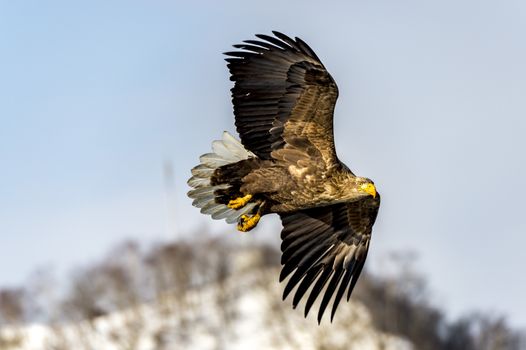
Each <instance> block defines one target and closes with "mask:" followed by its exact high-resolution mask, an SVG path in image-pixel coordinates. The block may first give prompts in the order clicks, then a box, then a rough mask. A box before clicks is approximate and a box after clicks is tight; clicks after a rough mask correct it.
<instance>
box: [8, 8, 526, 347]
mask: <svg viewBox="0 0 526 350" xmlns="http://www.w3.org/2000/svg"><path fill="white" fill-rule="evenodd" d="M271 30H279V31H281V32H283V33H285V34H288V35H289V36H299V37H301V38H302V39H303V40H305V41H306V42H307V43H308V44H309V45H310V46H311V47H312V48H313V49H314V50H315V51H316V52H317V54H318V56H319V57H320V58H321V60H322V61H323V63H324V64H325V66H326V67H327V69H328V70H329V71H330V72H331V74H332V75H333V77H334V78H335V80H336V81H337V83H338V86H339V90H340V97H339V101H338V104H337V109H336V115H335V139H336V147H337V150H338V154H339V156H340V159H341V160H342V161H344V162H345V163H346V164H347V165H348V166H349V167H350V168H351V169H353V170H354V171H355V173H357V174H359V175H363V176H367V177H370V178H372V179H374V181H375V183H376V184H377V187H378V190H379V192H381V193H382V207H381V209H380V214H379V218H378V220H377V223H376V225H375V230H374V235H373V241H372V245H371V249H370V252H369V258H368V262H367V264H366V267H367V271H366V274H365V276H362V279H361V280H360V282H359V283H358V290H357V292H356V295H355V297H354V298H353V302H352V303H351V304H349V305H348V304H345V303H344V304H342V305H341V306H340V309H341V310H340V311H339V312H340V314H339V315H338V316H337V317H336V320H335V322H334V323H333V325H332V326H331V325H330V324H329V322H328V320H325V322H323V324H322V327H318V326H317V325H316V322H315V320H314V319H308V320H306V321H305V320H303V319H302V310H300V309H298V310H292V308H291V306H290V301H285V302H282V301H281V290H282V289H281V288H282V286H280V285H279V284H278V282H277V277H278V271H279V231H280V229H281V226H280V223H279V220H278V219H277V218H275V217H265V219H264V220H262V222H261V223H260V224H259V226H258V227H257V229H255V230H254V231H252V232H250V233H249V234H241V233H238V232H237V231H236V230H235V227H234V226H232V225H227V224H226V223H224V222H222V221H221V222H219V221H213V220H211V219H210V217H208V216H204V215H201V214H200V213H199V211H198V210H197V209H196V208H194V207H192V206H191V200H189V199H188V198H187V197H186V192H187V190H188V187H187V185H186V180H187V179H188V177H189V176H190V169H191V168H192V167H193V166H195V165H196V164H197V162H198V157H199V155H201V154H203V153H206V152H208V151H209V150H210V144H211V141H212V140H214V139H219V138H220V136H221V133H222V131H223V130H227V131H230V132H231V133H234V132H235V129H234V125H233V114H232V107H231V104H230V92H229V89H230V88H231V82H230V81H229V80H228V71H227V69H226V66H225V62H224V61H223V56H222V54H221V53H222V52H225V51H229V50H230V49H231V45H232V44H235V43H240V42H241V41H242V40H245V39H252V38H253V35H254V34H256V33H265V34H268V33H270V31H271ZM525 34H526V3H525V2H523V1H519V0H505V1H500V2H495V1H485V0H482V1H480V0H478V1H475V0H466V1H462V2H458V1H453V0H443V1H440V2H439V1H416V0H412V1H409V0H407V1H406V0H401V1H397V2H392V1H388V0H375V1H365V2H364V1H326V2H323V3H321V2H306V1H288V2H282V1H274V0H271V1H265V2H259V3H256V2H246V1H224V2H214V1H196V2H193V3H192V4H190V3H183V2H180V1H160V0H159V1H150V2H140V1H112V2H106V1H90V2H86V3H78V2H75V3H73V2H68V1H47V2H45V3H44V2H40V1H25V2H8V1H1V2H0V118H1V121H2V123H1V126H0V162H1V163H0V325H1V327H2V331H0V349H4V348H5V349H15V348H27V349H47V348H50V349H71V348H75V349H82V346H85V348H86V349H89V348H97V349H164V348H166V349H173V348H177V347H176V345H174V344H177V346H178V347H179V348H183V349H187V348H196V349H208V348H209V349H220V348H225V349H234V348H240V349H243V348H246V347H247V346H249V345H248V344H249V343H247V342H249V340H247V337H246V334H252V335H253V334H254V331H251V329H252V328H250V327H253V328H254V329H256V330H264V331H265V332H263V331H261V333H258V334H259V338H256V340H252V342H253V343H250V344H251V345H250V346H254V344H264V345H262V346H263V347H262V348H276V349H282V348H291V349H294V348H304V349H307V348H313V349H323V348H327V347H329V346H330V347H332V348H341V349H348V348H350V347H352V348H356V349H368V348H370V349H385V348H393V349H398V348H415V349H526V345H525V342H524V335H523V334H524V329H526V301H525V299H524V295H526V273H524V267H525V266H526V254H524V247H525V246H526V236H525V234H526V224H525V221H524V220H522V215H524V214H523V209H524V203H523V198H524V197H525V196H526V185H525V184H524V179H525V178H526V162H525V160H526V159H525V155H524V150H525V149H526V138H525V137H524V133H525V132H526V118H525V116H526V102H525V101H526V100H525V98H524V95H525V92H526V65H525V63H524V62H526V41H525V40H524V36H525ZM261 300H265V302H266V303H268V305H267V304H265V303H262V302H260V301H261ZM258 305H259V306H261V305H267V307H264V308H262V309H261V310H260V309H257V307H258ZM255 315H257V317H256V316H255ZM152 319H155V320H156V321H155V322H153V321H152V322H147V321H149V320H152ZM225 329H227V330H225ZM291 330H292V331H291ZM79 335H81V336H79ZM139 335H140V336H139ZM309 337H313V338H312V339H311V338H309ZM360 339H361V340H360ZM342 344H343V345H342ZM349 344H351V345H349ZM353 346H354V347H353Z"/></svg>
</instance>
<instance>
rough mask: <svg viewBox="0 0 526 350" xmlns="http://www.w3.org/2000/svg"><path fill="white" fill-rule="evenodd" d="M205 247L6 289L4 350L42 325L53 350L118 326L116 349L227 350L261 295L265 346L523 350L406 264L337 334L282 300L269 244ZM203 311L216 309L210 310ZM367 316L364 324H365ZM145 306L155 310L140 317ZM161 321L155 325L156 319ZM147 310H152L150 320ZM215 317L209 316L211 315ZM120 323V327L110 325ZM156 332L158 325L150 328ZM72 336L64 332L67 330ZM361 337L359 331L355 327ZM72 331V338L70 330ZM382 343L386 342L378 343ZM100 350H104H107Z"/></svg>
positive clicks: (137, 252)
mask: <svg viewBox="0 0 526 350" xmlns="http://www.w3.org/2000/svg"><path fill="white" fill-rule="evenodd" d="M198 236H199V237H205V238H200V239H195V240H180V241H174V242H169V243H162V244H161V243H159V244H156V245H154V246H152V247H150V248H148V249H144V248H142V247H141V246H140V245H139V244H137V243H134V242H125V243H123V244H121V245H119V246H118V247H116V248H115V249H113V250H112V251H111V252H110V253H109V254H108V255H107V256H106V257H105V258H104V259H101V260H100V261H98V262H97V263H94V264H93V265H91V266H86V267H83V268H79V269H78V270H76V271H74V273H73V274H72V277H71V280H69V281H68V283H67V285H63V283H59V282H58V281H57V279H56V277H54V276H53V273H51V272H49V271H40V272H39V273H36V274H35V275H34V276H33V277H32V278H31V279H30V281H29V283H27V285H25V286H21V287H19V288H5V289H1V290H0V324H1V327H2V328H1V330H0V349H1V350H6V349H18V348H23V346H22V344H24V341H25V340H24V339H25V337H28V336H29V335H28V332H29V331H28V328H25V327H24V325H27V324H35V323H44V324H46V325H47V327H48V328H49V329H50V330H51V333H52V335H53V336H52V337H49V338H48V339H47V340H46V341H45V344H44V345H43V346H44V348H46V349H56V350H59V349H71V346H72V345H71V344H72V341H74V342H75V344H77V345H75V348H78V349H84V348H85V349H90V348H93V347H95V348H96V347H97V345H93V339H92V338H93V334H94V332H95V333H96V332H99V331H100V332H103V331H104V332H105V330H104V328H101V327H100V325H99V326H97V322H98V321H97V320H101V319H105V318H108V317H114V318H115V317H117V316H115V315H116V314H118V315H119V316H118V317H117V321H115V322H117V323H118V327H116V328H113V329H111V330H110V334H109V337H110V338H111V339H112V341H113V342H114V344H118V347H116V348H118V349H130V350H131V349H143V348H144V347H143V346H142V345H141V339H140V338H141V334H142V333H144V332H143V331H144V330H145V329H147V328H149V329H150V331H149V332H151V333H152V334H151V338H152V339H153V340H151V341H153V345H151V348H154V349H179V348H180V349H186V348H191V346H190V345H189V344H190V343H192V342H195V339H193V338H195V337H196V334H197V333H196V332H200V331H199V329H200V330H202V332H204V333H206V334H208V337H209V338H210V339H212V343H211V345H210V348H212V349H229V348H230V347H229V344H230V342H231V341H232V339H233V338H235V337H242V336H243V334H240V331H239V330H236V328H238V327H240V324H239V322H237V321H236V320H238V319H240V317H241V316H240V313H241V311H240V310H241V308H242V305H241V304H242V303H243V300H244V299H243V296H244V294H246V293H257V294H258V295H262V296H263V298H264V300H266V302H267V304H265V306H264V307H263V310H264V312H263V313H261V314H260V313H258V317H260V318H261V320H262V322H263V325H264V326H263V327H264V328H265V329H266V332H267V333H265V334H266V335H265V337H267V338H268V342H269V344H270V345H269V346H271V347H272V348H276V349H285V348H290V349H294V348H303V347H302V346H301V344H303V342H304V341H305V340H304V339H303V338H302V337H301V336H299V335H297V334H296V333H295V332H296V330H297V329H304V330H305V331H306V332H309V333H312V336H313V337H312V339H313V340H311V341H310V342H312V344H311V345H312V346H311V348H313V349H329V348H330V349H352V348H356V349H360V348H363V347H360V346H353V344H355V343H356V341H357V340H358V338H359V337H360V336H361V335H360V333H361V332H363V330H362V329H361V328H356V324H357V323H361V324H363V322H365V323H370V326H371V327H373V328H374V329H376V330H377V331H378V332H379V333H374V337H376V338H377V339H378V342H379V343H378V346H377V347H375V348H378V349H384V348H385V349H388V348H390V347H389V346H382V342H383V341H385V342H386V344H387V342H388V340H389V339H388V336H383V335H381V334H388V335H393V336H396V337H399V338H401V339H404V340H405V341H407V343H409V344H410V345H411V346H410V347H409V348H414V349H421V350H442V349H448V350H456V349H458V350H460V349H462V350H470V349H473V350H475V349H477V350H520V349H526V342H525V337H524V334H521V333H520V332H519V331H517V330H514V329H512V328H511V327H510V326H509V325H508V324H507V322H506V319H505V318H504V317H502V316H499V315H492V314H485V313H477V312H475V313H472V314H469V315H466V316H464V317H461V318H459V319H454V320H450V319H448V317H446V315H445V314H444V311H443V310H441V309H440V307H439V306H438V305H436V304H435V303H433V302H432V300H430V299H431V298H430V291H428V290H427V288H426V280H425V279H424V277H422V276H421V275H419V274H418V273H417V272H414V266H413V265H414V262H412V261H413V260H412V259H410V258H407V257H408V256H409V255H408V254H405V253H398V254H395V255H394V256H395V257H394V258H392V259H390V260H389V263H390V264H393V265H394V266H395V267H396V268H397V270H396V271H398V272H397V273H396V274H394V275H393V276H389V277H386V276H375V275H372V274H370V273H368V272H367V271H365V273H364V274H362V277H361V279H360V281H359V282H358V284H357V288H356V290H355V292H354V294H353V297H352V298H351V300H352V301H351V303H349V304H347V303H342V304H341V305H340V308H339V311H338V313H337V315H336V318H335V321H334V323H332V324H331V323H329V321H328V319H324V320H322V325H321V326H318V325H317V324H316V322H315V320H314V319H307V320H304V319H303V317H302V314H303V310H302V309H301V305H300V307H299V308H298V310H292V308H291V305H290V304H291V302H290V301H289V300H286V301H284V302H283V301H282V300H281V292H282V285H279V284H278V281H277V278H278V275H279V268H280V263H279V258H280V252H279V250H277V248H276V247H274V246H271V245H269V244H264V243H249V244H248V245H247V243H243V245H232V244H231V243H227V242H231V241H232V240H227V239H224V237H211V236H209V235H204V234H199V235H198ZM204 304H209V305H213V306H211V307H208V308H203V307H201V306H202V305H204ZM364 306H365V309H366V310H367V313H368V314H369V315H370V316H368V317H369V318H367V317H366V318H365V321H364V320H363V315H362V314H363V312H362V313H360V308H363V307H364ZM145 307H147V308H148V309H145ZM153 309H154V310H155V315H156V316H155V317H158V318H164V321H162V322H160V321H159V320H156V321H155V322H154V321H153V320H152V317H153V316H151V315H153V313H152V311H151V310H153ZM148 310H149V311H148ZM211 310H212V311H211ZM112 315H113V316H112ZM152 323H155V324H156V326H152V325H151V324H152ZM68 327H69V328H68ZM353 327H354V328H353ZM65 329H67V330H65ZM380 332H381V333H380ZM100 348H103V347H100Z"/></svg>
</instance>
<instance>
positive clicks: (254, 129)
mask: <svg viewBox="0 0 526 350" xmlns="http://www.w3.org/2000/svg"><path fill="white" fill-rule="evenodd" d="M274 34H275V35H276V37H270V36H266V35H258V37H259V38H260V39H263V41H255V40H247V41H245V43H246V44H241V45H234V47H236V48H239V49H243V50H244V51H235V52H228V53H226V54H227V55H228V56H230V57H229V58H227V61H228V62H229V64H228V67H229V69H230V72H231V74H232V76H231V80H233V81H234V82H235V85H234V88H233V89H232V102H233V104H234V114H235V117H236V127H237V131H238V132H239V135H240V137H241V143H239V141H237V140H235V138H234V137H232V136H231V135H230V134H228V133H226V132H225V133H224V134H223V139H222V140H219V141H214V142H213V144H212V146H213V151H214V152H213V153H208V154H205V155H203V156H201V164H200V165H198V166H197V167H195V168H194V169H192V175H193V176H192V178H191V179H190V180H189V182H188V183H189V185H190V186H191V187H193V188H194V189H193V190H192V191H190V192H189V196H190V197H192V198H194V203H193V204H194V205H195V206H197V207H200V208H201V212H203V213H206V214H210V215H212V217H213V218H216V219H220V218H225V219H226V220H227V222H236V221H237V222H238V229H239V230H241V231H249V230H251V229H252V228H253V227H255V226H256V225H257V223H258V222H259V220H260V218H261V217H262V216H263V215H266V214H269V213H277V214H279V215H280V217H281V219H282V223H283V226H284V227H283V231H282V233H281V237H282V239H283V243H282V252H283V256H282V264H283V265H284V266H283V269H282V272H281V276H280V280H283V279H284V278H286V277H287V276H289V275H290V274H291V273H293V272H294V273H293V274H292V276H291V277H290V279H289V281H288V283H287V286H286V287H285V292H284V297H286V296H287V295H288V294H289V293H290V292H291V290H292V289H293V288H294V287H295V286H297V285H299V286H298V288H297V290H296V293H295V296H294V300H293V304H294V306H296V305H297V303H298V302H299V300H300V299H301V298H302V296H303V295H304V294H305V292H306V291H307V289H308V288H309V287H310V286H311V285H312V284H313V285H314V286H313V289H312V291H311V293H310V295H309V298H308V299H307V303H306V307H305V314H307V313H308V311H309V309H310V307H311V306H312V303H313V302H314V300H315V299H316V297H317V296H318V295H319V294H320V292H321V290H322V289H323V287H324V286H325V285H327V290H326V292H325V294H324V298H323V300H322V302H321V306H320V310H319V313H318V320H320V319H321V316H322V315H323V312H324V311H325V308H326V307H327V305H328V303H329V301H330V299H331V297H332V296H333V294H334V293H335V292H336V295H335V297H334V301H333V308H332V314H331V319H332V316H334V313H335V311H336V307H337V306H338V303H339V301H340V299H341V297H342V296H343V293H344V292H345V290H348V294H347V298H349V297H350V294H351V291H352V289H353V287H354V284H355V283H356V280H357V278H358V276H359V275H360V272H361V270H362V267H363V264H364V262H365V258H366V256H367V250H368V247H369V241H370V237H371V231H372V225H373V224H374V221H375V219H376V215H377V212H378V208H379V205H380V197H379V195H378V194H377V193H376V188H375V186H374V184H373V182H372V181H371V180H369V179H367V178H364V177H359V176H356V175H354V174H353V173H352V172H351V171H350V170H349V168H347V166H345V165H344V164H343V163H341V162H340V161H339V159H338V157H337V156H336V150H335V147H334V139H333V112H334V106H335V103H336V99H337V97H338V88H337V86H336V83H335V82H334V80H333V79H332V77H331V76H330V74H329V73H328V72H327V71H326V69H325V67H324V66H323V64H322V63H321V62H320V60H319V58H318V57H317V56H316V54H315V53H314V51H312V49H311V48H309V47H308V46H307V44H305V43H304V42H303V41H302V40H301V39H298V38H296V39H295V40H293V39H291V38H289V37H287V36H285V35H283V34H281V33H278V32H274Z"/></svg>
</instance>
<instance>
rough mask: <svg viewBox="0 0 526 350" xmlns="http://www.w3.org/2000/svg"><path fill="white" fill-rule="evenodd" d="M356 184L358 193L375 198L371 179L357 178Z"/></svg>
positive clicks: (374, 189)
mask: <svg viewBox="0 0 526 350" xmlns="http://www.w3.org/2000/svg"><path fill="white" fill-rule="evenodd" d="M356 184H357V185H358V191H359V192H362V193H364V194H367V195H371V196H373V198H376V187H375V186H374V182H373V180H371V179H368V178H366V177H357V178H356Z"/></svg>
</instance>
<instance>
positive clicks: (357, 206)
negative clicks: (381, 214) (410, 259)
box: [280, 195, 380, 322]
mask: <svg viewBox="0 0 526 350" xmlns="http://www.w3.org/2000/svg"><path fill="white" fill-rule="evenodd" d="M379 206H380V197H379V195H378V196H377V197H376V198H372V197H367V198H365V199H362V200H360V201H357V202H352V203H340V204H335V205H331V206H325V207H318V208H312V209H306V210H301V211H297V212H294V213H286V214H281V219H282V223H283V230H282V232H281V238H282V240H283V242H282V245H281V250H282V261H281V264H282V265H283V266H282V271H281V275H280V281H282V280H283V279H285V278H287V277H288V276H289V275H290V274H291V273H292V272H294V273H293V274H292V276H291V277H290V278H289V279H288V281H287V284H286V285H285V289H284V292H283V299H285V298H286V297H287V296H288V295H289V294H290V293H291V292H292V291H293V290H294V288H295V287H297V288H296V291H295V293H294V297H293V301H292V304H293V306H294V307H296V306H297V304H298V303H299V302H300V300H301V299H302V298H303V296H304V295H305V294H306V293H307V291H308V290H309V288H310V287H312V289H311V291H310V294H309V296H308V297H307V301H306V304H305V316H306V315H307V314H308V312H309V311H310V309H311V308H312V306H313V304H314V302H315V301H316V299H317V298H318V296H319V295H320V294H322V291H323V290H324V288H325V292H324V294H323V297H322V300H321V303H320V307H319V310H318V322H321V319H322V317H323V314H324V312H325V310H326V309H327V307H328V306H329V304H330V301H331V299H332V297H333V296H334V300H333V304H332V311H331V321H332V319H333V317H334V314H335V313H336V309H337V307H338V304H339V303H340V300H341V299H342V297H343V295H344V293H345V291H347V300H349V298H350V295H351V292H352V290H353V288H354V286H355V285H356V282H357V280H358V277H359V275H360V273H361V271H362V268H363V265H364V263H365V259H366V257H367V250H368V249H369V242H370V239H371V233H372V226H373V224H374V221H375V220H376V215H377V213H378V208H379Z"/></svg>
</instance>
